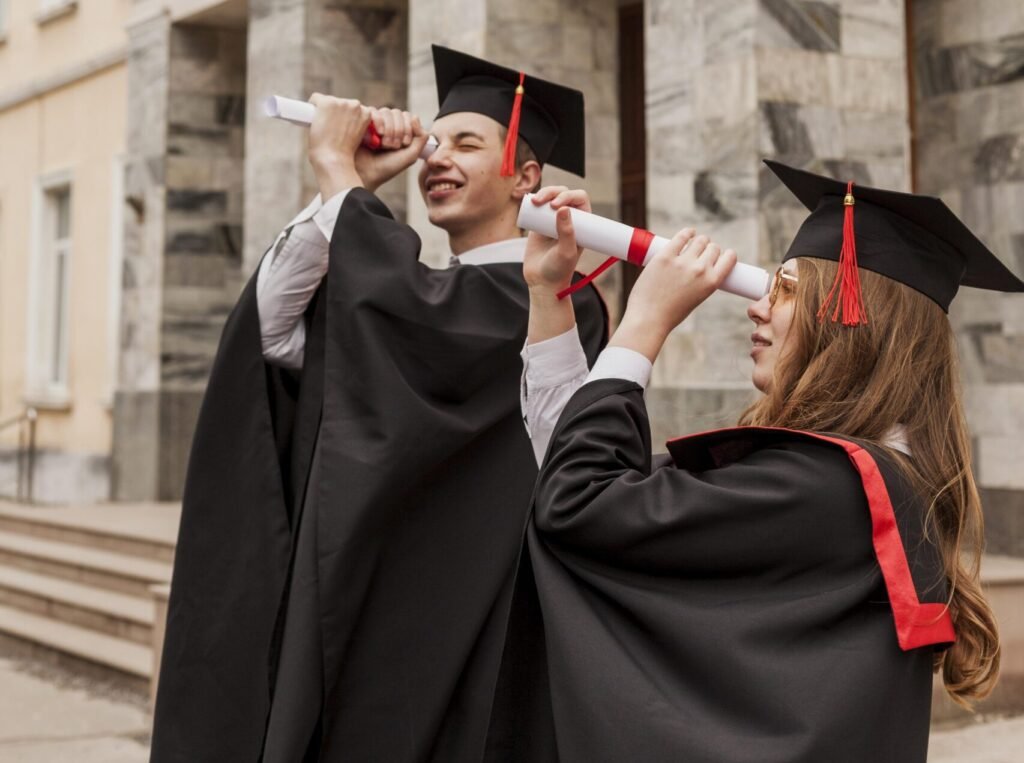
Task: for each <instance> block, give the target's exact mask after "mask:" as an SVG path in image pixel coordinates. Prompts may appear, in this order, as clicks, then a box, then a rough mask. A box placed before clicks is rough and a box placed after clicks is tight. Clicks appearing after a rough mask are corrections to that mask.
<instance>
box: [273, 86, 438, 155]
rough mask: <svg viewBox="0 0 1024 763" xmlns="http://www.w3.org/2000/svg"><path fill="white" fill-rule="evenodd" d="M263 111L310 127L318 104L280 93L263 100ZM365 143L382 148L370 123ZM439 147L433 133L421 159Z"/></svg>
mask: <svg viewBox="0 0 1024 763" xmlns="http://www.w3.org/2000/svg"><path fill="white" fill-rule="evenodd" d="M263 113H264V114H266V115H267V116H268V117H274V118H275V119H283V120H284V121H286V122H291V123H292V124H295V125H299V126H301V127H309V126H310V125H311V124H313V117H314V116H315V115H316V106H314V105H313V104H312V103H310V102H309V101H298V100H295V99H294V98H284V97H283V96H280V95H272V96H269V97H268V98H266V99H265V100H264V101H263ZM363 145H364V146H365V147H366V148H368V149H370V150H371V151H379V150H381V141H380V135H379V134H378V133H377V128H375V127H374V126H373V123H372V122H371V123H370V128H369V129H368V130H367V131H366V135H365V136H364V137H363ZM436 149H437V139H436V138H435V137H434V136H433V135H431V136H430V138H429V139H428V140H427V143H426V145H425V146H423V150H422V151H421V152H420V159H426V158H427V157H428V156H430V155H431V154H432V153H434V151H435V150H436Z"/></svg>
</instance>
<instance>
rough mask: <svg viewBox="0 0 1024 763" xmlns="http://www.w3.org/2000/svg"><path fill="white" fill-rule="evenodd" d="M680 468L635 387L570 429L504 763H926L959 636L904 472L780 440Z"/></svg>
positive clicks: (600, 391) (548, 491)
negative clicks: (659, 443)
mask: <svg viewBox="0 0 1024 763" xmlns="http://www.w3.org/2000/svg"><path fill="white" fill-rule="evenodd" d="M669 450H670V454H671V459H668V458H666V459H665V461H664V462H663V463H658V464H652V456H651V450H650V430H649V426H648V420H647V414H646V410H645V407H644V402H643V396H642V392H641V390H640V388H639V387H637V386H636V385H635V384H633V383H631V382H627V381H622V380H606V381H601V382H595V383H592V384H588V385H585V386H583V387H582V388H581V389H580V390H579V391H578V392H577V393H576V395H574V397H573V398H572V399H571V400H570V402H569V404H568V406H567V407H566V409H565V411H564V412H563V414H562V416H561V418H560V420H559V423H558V425H557V427H556V430H555V432H554V434H553V438H552V441H551V445H550V448H549V450H548V454H547V457H546V460H545V463H544V465H543V466H542V467H541V474H540V476H539V478H538V485H537V492H536V495H535V503H534V514H533V518H532V522H531V523H530V525H529V527H528V530H527V544H526V549H525V550H524V557H523V559H522V561H521V566H520V571H519V575H518V578H517V583H516V592H515V599H514V604H513V610H512V616H511V619H510V625H509V635H508V641H507V645H506V654H505V657H504V661H503V665H502V670H501V678H500V683H499V687H498V696H497V698H496V700H495V710H494V715H493V718H492V726H491V732H490V737H489V742H488V751H489V759H492V760H501V761H512V760H515V761H531V763H536V762H538V761H554V760H560V761H571V762H572V763H576V762H579V763H583V762H587V763H592V762H593V761H627V760H628V761H652V762H653V761H657V762H659V763H660V762H662V761H687V762H688V763H702V762H705V761H706V762H707V763H711V762H712V761H713V762H714V763H730V762H733V763H739V762H741V761H742V762H746V761H750V762H751V763H753V762H754V761H756V762H757V763H772V762H773V761H779V762H782V761H785V762H786V763H793V762H794V761H815V762H816V763H817V762H821V761H829V763H843V762H846V761H849V762H850V763H853V762H854V761H856V762H857V763H866V762H867V761H871V762H872V763H879V762H880V761H892V762H893V763H896V762H897V761H898V762H899V763H914V762H915V761H920V762H921V763H923V761H925V758H926V752H927V743H928V727H929V716H930V706H931V686H932V681H931V678H932V659H933V652H934V650H935V649H936V648H942V647H943V646H945V645H948V643H949V642H951V641H952V640H953V638H954V637H953V631H952V625H951V620H950V617H949V614H948V612H947V611H946V610H945V607H944V605H943V604H942V603H935V602H943V601H944V600H945V596H946V587H945V584H944V582H943V580H944V578H943V575H942V571H941V563H940V560H939V557H938V555H937V553H936V549H935V548H934V546H932V545H931V544H929V543H928V542H926V541H925V540H924V538H923V537H922V530H921V528H922V526H923V517H924V510H925V503H924V502H923V501H922V500H921V499H920V497H918V496H916V495H915V494H914V493H913V492H912V491H911V490H910V489H909V487H908V485H907V483H906V482H905V480H904V479H902V478H901V476H900V474H899V473H898V472H897V471H896V468H895V466H894V465H893V464H891V463H890V462H889V461H887V460H886V458H884V457H883V456H882V455H881V454H880V453H872V452H871V451H870V450H868V449H866V448H864V447H862V446H860V445H858V444H856V443H854V442H851V441H847V440H843V439H840V438H835V437H823V436H821V435H816V434H812V433H801V432H793V431H790V430H778V429H755V428H738V429H732V430H722V431H719V432H711V433H706V434H703V435H697V436H694V437H690V438H683V439H680V440H676V441H672V442H670V443H669ZM922 601H923V602H932V603H921V602H922ZM894 626H895V627H894Z"/></svg>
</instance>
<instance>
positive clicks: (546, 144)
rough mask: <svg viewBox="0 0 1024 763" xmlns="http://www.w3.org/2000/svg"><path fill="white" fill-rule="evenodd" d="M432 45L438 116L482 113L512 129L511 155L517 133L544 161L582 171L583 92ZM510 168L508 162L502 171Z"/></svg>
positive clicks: (576, 171) (508, 142)
mask: <svg viewBox="0 0 1024 763" xmlns="http://www.w3.org/2000/svg"><path fill="white" fill-rule="evenodd" d="M431 48H432V49H433V53H434V76H435V77H436V79H437V102H438V103H439V104H440V109H439V111H438V112H437V117H435V118H436V119H440V118H441V117H443V116H447V115H448V114H454V113H456V112H460V111H472V112H474V113H477V114H483V115H484V116H488V117H490V118H491V119H493V120H494V121H496V122H498V123H499V124H501V125H502V126H504V127H506V128H508V139H507V141H506V159H507V160H510V156H509V152H510V151H511V157H512V158H514V155H515V141H516V137H517V135H518V136H519V137H521V138H522V139H523V140H525V141H526V143H527V144H528V145H529V146H530V148H531V149H532V150H533V153H534V154H536V155H537V159H538V161H540V163H541V164H552V165H554V166H555V167H561V168H562V169H563V170H568V171H569V172H572V173H574V174H576V175H579V176H581V177H582V176H583V172H584V164H585V162H584V153H585V149H586V145H585V142H584V135H585V125H584V121H583V93H581V92H580V91H579V90H573V89H572V88H568V87H563V86H562V85H556V84H555V83H553V82H547V81H546V80H542V79H538V78H537V77H532V76H529V75H527V74H525V73H523V72H517V71H515V70H514V69H508V68H506V67H504V66H498V65H497V64H492V63H491V62H490V61H484V60H483V59H481V58H475V57H473V56H468V55H466V54H465V53H460V52H458V51H457V50H451V49H449V48H444V47H441V46H440V45H432V46H431ZM520 86H521V87H522V92H521V93H518V95H517V90H518V88H519V87H520ZM517 100H518V101H519V103H518V104H517ZM517 106H518V108H517ZM505 164H506V165H508V161H507V162H506V163H505ZM507 169H508V167H507V166H503V172H505V170H507ZM505 174H511V170H508V172H507V173H505Z"/></svg>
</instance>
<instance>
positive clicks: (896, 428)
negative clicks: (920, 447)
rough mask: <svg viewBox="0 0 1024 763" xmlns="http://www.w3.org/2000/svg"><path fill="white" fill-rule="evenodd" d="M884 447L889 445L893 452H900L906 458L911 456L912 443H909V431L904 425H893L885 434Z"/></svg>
mask: <svg viewBox="0 0 1024 763" xmlns="http://www.w3.org/2000/svg"><path fill="white" fill-rule="evenodd" d="M882 444H883V445H888V446H889V447H890V448H892V449H893V450H898V451H899V452H900V453H902V454H903V455H905V456H911V455H913V454H911V452H910V443H908V442H907V430H906V427H904V426H903V425H902V424H893V425H892V426H891V427H890V428H889V431H888V432H886V433H885V438H884V439H883V440H882Z"/></svg>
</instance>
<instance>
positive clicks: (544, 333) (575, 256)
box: [523, 186, 590, 344]
mask: <svg viewBox="0 0 1024 763" xmlns="http://www.w3.org/2000/svg"><path fill="white" fill-rule="evenodd" d="M533 203H534V204H536V205H537V206H540V205H541V204H551V205H552V206H553V207H555V208H556V209H557V210H558V212H556V214H555V228H556V230H557V232H558V238H557V240H552V239H550V238H547V237H546V236H542V235H540V234H539V233H531V234H530V237H529V239H528V240H527V242H526V255H525V257H524V259H523V277H524V278H525V279H526V283H527V285H528V286H529V287H530V324H529V331H528V334H527V342H528V343H529V344H536V343H537V342H543V341H544V340H546V339H552V338H554V337H556V336H559V335H560V334H564V333H565V332H566V331H568V330H569V329H571V328H572V327H573V326H575V325H576V315H575V313H574V312H573V309H572V300H571V299H559V298H558V293H559V292H560V291H562V289H564V288H566V287H567V286H568V285H569V284H570V283H571V282H572V274H573V272H574V271H575V270H576V263H578V262H579V259H580V254H582V252H583V250H582V249H580V248H579V247H578V246H576V233H575V231H574V230H573V226H572V215H571V214H570V213H569V210H570V208H572V209H582V210H583V211H585V212H589V211H590V197H589V196H587V192H586V191H570V190H569V189H568V188H566V187H565V186H549V187H547V188H542V189H541V190H540V191H538V192H537V193H536V194H535V195H534V197H533Z"/></svg>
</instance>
